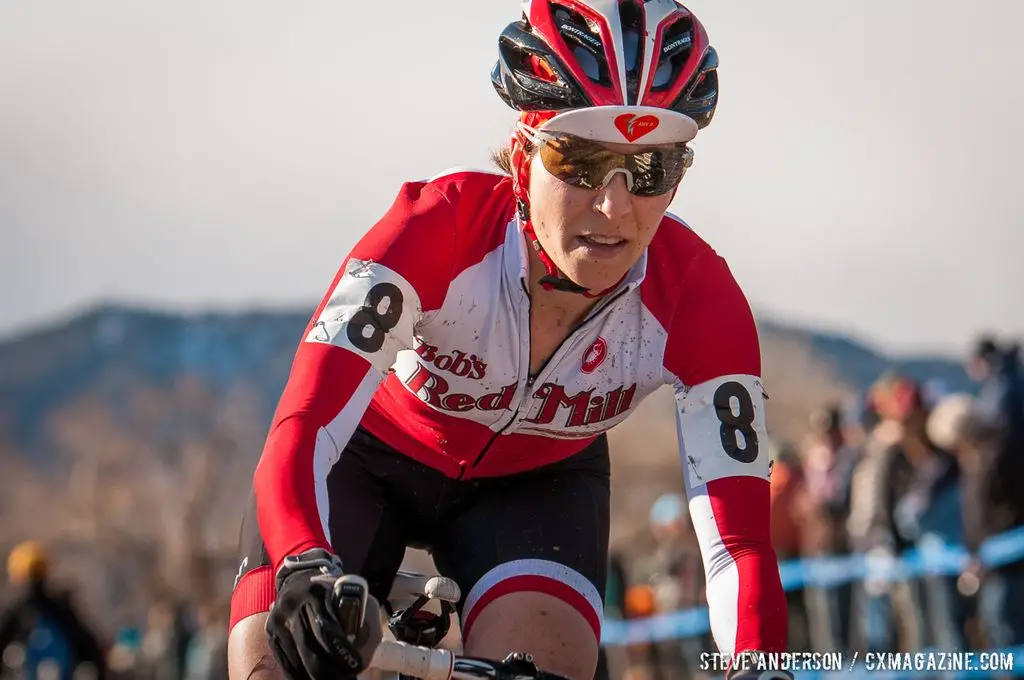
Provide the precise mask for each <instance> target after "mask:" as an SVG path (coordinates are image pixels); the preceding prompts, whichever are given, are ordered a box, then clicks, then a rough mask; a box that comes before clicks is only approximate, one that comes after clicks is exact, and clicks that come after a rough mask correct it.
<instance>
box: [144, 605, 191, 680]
mask: <svg viewBox="0 0 1024 680" xmlns="http://www.w3.org/2000/svg"><path fill="white" fill-rule="evenodd" d="M188 641H189V631H188V627H187V626H186V624H185V617H184V608H183V607H182V606H181V605H180V604H178V603H176V602H174V601H172V600H168V601H163V602H158V603H156V604H154V605H153V606H152V607H150V609H149V617H148V620H147V628H146V633H145V636H144V637H143V638H142V647H141V649H140V654H139V665H138V670H139V674H140V676H141V679H140V680H183V678H184V676H185V653H186V650H187V648H188Z"/></svg>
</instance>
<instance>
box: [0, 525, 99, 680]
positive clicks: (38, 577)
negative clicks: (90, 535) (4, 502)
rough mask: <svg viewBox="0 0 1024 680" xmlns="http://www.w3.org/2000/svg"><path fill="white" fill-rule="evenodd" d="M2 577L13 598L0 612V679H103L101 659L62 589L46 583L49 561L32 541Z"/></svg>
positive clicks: (24, 545) (22, 546)
mask: <svg viewBox="0 0 1024 680" xmlns="http://www.w3.org/2000/svg"><path fill="white" fill-rule="evenodd" d="M7 575H8V578H9V580H10V582H11V585H12V586H14V588H15V589H16V591H19V592H18V595H17V596H16V598H15V600H14V602H13V603H12V604H11V605H9V606H8V607H7V608H6V609H5V610H4V611H3V612H2V613H0V659H2V663H0V675H5V676H6V675H9V674H10V675H14V676H17V677H18V678H22V679H24V680H72V678H74V679H75V680H85V679H86V678H93V679H96V680H103V679H104V678H105V677H106V660H105V658H104V652H103V648H102V646H101V645H100V642H99V640H98V639H97V637H96V635H95V634H94V633H93V631H92V630H90V629H89V627H88V626H87V625H86V624H85V623H84V622H83V621H82V620H81V618H80V617H79V616H78V613H77V611H76V610H75V607H74V605H73V604H72V602H71V595H70V593H69V592H68V591H66V590H57V589H55V588H54V587H53V586H52V585H51V584H50V579H49V575H50V559H49V556H48V555H47V554H46V551H45V550H44V548H43V546H42V545H40V544H39V543H37V542H35V541H27V542H25V543H21V544H19V545H17V546H16V547H15V548H14V550H12V551H11V553H10V556H9V557H8V561H7Z"/></svg>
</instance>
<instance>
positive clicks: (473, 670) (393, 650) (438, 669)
mask: <svg viewBox="0 0 1024 680" xmlns="http://www.w3.org/2000/svg"><path fill="white" fill-rule="evenodd" d="M370 668H376V669H378V670H382V671H389V672H391V673H400V674H403V675H411V676H413V677H416V678H420V679H421V680H476V679H478V678H486V679H487V680H566V678H563V677H562V676H560V675H554V674H553V673H545V672H544V671H541V670H538V669H537V667H536V666H535V665H534V663H533V658H532V657H530V656H528V655H525V654H510V655H509V656H508V657H507V658H506V659H505V660H504V661H489V660H487V659H477V658H473V657H460V656H456V655H455V654H453V653H452V652H451V651H449V650H447V649H431V648H429V647H417V646H416V645H410V644H406V643H404V642H394V641H392V640H384V641H383V642H381V643H380V646H379V647H377V652H376V653H375V654H374V655H373V661H372V662H371V663H370Z"/></svg>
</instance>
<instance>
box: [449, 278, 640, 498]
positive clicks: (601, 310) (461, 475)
mask: <svg viewBox="0 0 1024 680" xmlns="http://www.w3.org/2000/svg"><path fill="white" fill-rule="evenodd" d="M630 290H631V288H630V287H628V286H627V287H626V288H624V289H622V290H621V291H619V292H618V293H616V294H615V295H614V296H613V297H611V298H610V299H609V300H608V302H607V303H606V304H605V305H603V306H602V307H600V308H598V309H596V310H594V312H593V313H592V314H591V315H590V316H588V317H587V318H586V319H584V320H583V323H581V324H580V325H579V328H577V329H576V330H575V331H573V332H572V333H571V334H569V335H568V336H566V338H565V339H564V340H562V342H560V343H559V344H558V347H556V348H555V351H554V352H552V353H551V356H549V357H548V359H547V361H545V362H544V363H543V365H541V367H540V370H539V371H537V375H536V376H532V375H529V370H530V341H529V333H527V341H526V370H527V376H526V383H525V387H526V389H525V390H524V391H523V394H522V396H521V397H520V398H519V403H518V404H517V405H516V409H515V411H513V413H512V419H511V420H509V421H508V422H507V423H505V424H504V425H502V426H501V428H500V429H499V430H498V431H497V432H495V433H494V434H493V435H491V438H490V439H488V440H487V444H485V445H484V448H483V449H481V450H480V453H479V454H477V457H476V460H474V461H473V464H472V465H470V466H469V470H475V469H476V468H477V466H478V465H480V462H481V461H482V460H483V459H484V456H485V455H487V452H488V451H489V450H490V448H491V445H492V444H494V442H495V441H496V440H497V439H498V437H500V436H501V434H502V433H503V432H505V430H507V429H508V428H509V427H511V426H512V424H513V423H515V422H516V419H517V418H518V417H519V410H520V409H521V408H522V405H523V402H524V401H525V400H526V397H527V396H528V395H529V390H530V388H532V387H533V383H534V382H535V381H536V379H537V378H539V377H540V376H541V375H543V374H544V371H545V369H547V367H548V366H550V365H551V364H552V362H553V360H554V359H555V357H557V356H558V354H559V352H561V351H562V348H563V347H565V345H566V344H567V343H568V342H569V341H570V340H573V339H574V338H575V337H576V335H577V334H579V333H580V332H581V331H583V329H584V328H586V327H587V324H589V323H590V322H591V321H593V320H594V319H597V318H600V317H601V316H602V315H603V314H604V312H605V311H607V310H609V309H611V306H612V303H614V302H615V301H616V300H618V299H619V298H620V297H622V296H623V295H625V294H626V293H627V292H629V291H630ZM527 323H529V307H527ZM465 476H466V468H465V467H463V468H462V471H461V472H460V473H459V479H460V480H461V479H464V478H465Z"/></svg>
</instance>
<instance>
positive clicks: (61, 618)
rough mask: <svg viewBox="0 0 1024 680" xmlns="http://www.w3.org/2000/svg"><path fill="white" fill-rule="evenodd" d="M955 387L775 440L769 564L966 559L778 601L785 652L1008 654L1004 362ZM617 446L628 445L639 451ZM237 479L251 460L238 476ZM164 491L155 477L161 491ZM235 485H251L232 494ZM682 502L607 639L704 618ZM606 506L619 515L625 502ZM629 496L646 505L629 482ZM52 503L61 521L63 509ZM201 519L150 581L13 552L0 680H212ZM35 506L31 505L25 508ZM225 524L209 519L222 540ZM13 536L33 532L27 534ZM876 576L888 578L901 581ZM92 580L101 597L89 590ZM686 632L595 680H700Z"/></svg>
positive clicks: (1018, 447) (1018, 412)
mask: <svg viewBox="0 0 1024 680" xmlns="http://www.w3.org/2000/svg"><path fill="white" fill-rule="evenodd" d="M964 367H965V371H966V373H967V374H968V375H969V376H970V377H971V379H972V380H973V381H974V382H973V389H972V390H971V391H963V392H960V391H957V392H948V391H943V390H942V389H940V388H938V387H936V386H935V384H934V383H931V382H929V381H927V380H925V381H921V380H920V379H915V378H912V377H910V376H908V375H905V374H902V373H900V372H898V371H887V372H885V373H883V374H881V375H880V376H878V377H877V379H876V380H875V381H874V382H873V383H872V384H871V386H870V388H869V389H867V390H866V391H863V392H862V393H860V394H857V395H854V396H852V397H850V398H847V399H842V400H830V401H826V402H825V403H821V404H819V405H817V406H816V407H815V408H813V409H811V410H810V412H809V413H807V414H806V421H805V424H804V425H805V426H804V427H803V428H802V429H801V430H794V431H795V432H800V433H801V436H800V437H797V438H794V439H787V438H785V437H776V438H775V439H774V440H773V442H772V453H771V455H772V472H771V489H772V493H771V498H772V509H771V513H772V514H771V523H772V540H773V544H774V548H775V551H776V553H777V555H778V558H779V560H780V562H781V563H786V562H790V561H792V560H795V559H798V558H838V557H844V556H846V557H848V556H851V555H863V556H870V557H872V558H873V559H879V558H882V559H883V564H884V563H885V562H884V558H890V559H896V558H899V557H900V556H904V555H908V554H910V553H912V552H914V551H921V550H926V549H928V548H934V547H935V546H941V547H946V548H950V549H958V550H963V551H964V554H963V557H962V559H961V560H960V561H959V562H958V563H957V565H956V567H955V568H954V569H952V570H951V569H949V568H947V569H945V570H939V571H937V572H935V573H927V572H925V573H919V574H914V575H910V576H908V577H905V578H904V577H900V576H898V575H897V576H893V575H889V576H886V575H885V574H884V573H883V574H882V577H877V575H878V573H877V572H876V575H875V576H871V575H869V576H867V577H863V576H862V577H859V578H858V577H848V578H839V579H837V580H836V581H837V582H836V583H835V584H833V585H830V586H826V585H821V584H815V583H813V582H812V583H807V584H803V585H800V584H797V587H792V586H790V587H789V588H788V593H787V595H788V603H789V620H790V631H789V633H790V641H791V648H792V649H793V650H794V651H799V650H816V651H847V652H852V651H853V650H872V651H915V650H921V649H929V648H934V649H941V650H947V651H948V650H966V649H993V648H1005V647H1010V646H1016V645H1024V560H1022V561H1016V559H1012V560H1011V561H1009V562H1008V563H1004V564H999V565H998V566H991V565H986V564H985V563H984V561H983V560H982V559H981V547H982V546H983V545H984V544H985V542H986V541H987V540H988V539H990V538H992V537H995V536H1001V535H1007V532H1012V530H1014V529H1015V528H1019V527H1022V525H1024V492H1022V491H1021V488H1020V480H1021V479H1024V370H1022V367H1021V359H1020V349H1019V346H1018V345H1017V344H1015V343H1013V342H1010V341H1007V340H1005V339H1001V338H995V337H989V336H986V337H983V338H981V339H980V340H979V341H978V342H977V343H976V347H975V348H974V350H973V351H972V352H971V353H970V355H969V356H967V357H966V358H965V361H964ZM192 396H193V398H195V395H192ZM179 415H180V414H179ZM622 441H625V442H627V443H631V445H632V446H633V447H637V445H638V443H639V442H638V440H637V438H636V436H635V434H629V436H628V438H626V439H624V440H622ZM621 447H622V445H621V444H620V445H619V448H621ZM188 460H189V459H188V458H187V457H186V458H185V459H184V463H182V465H181V467H183V468H191V469H192V473H191V474H187V475H184V476H183V477H180V479H191V480H193V481H192V482H190V483H184V484H181V485H178V486H176V488H175V491H176V495H178V496H181V495H184V496H189V497H191V498H192V499H193V501H195V500H196V499H200V498H207V500H208V498H209V497H211V496H213V497H215V496H217V495H218V494H220V493H221V491H222V489H221V488H220V487H218V486H217V484H216V479H218V476H217V475H216V474H213V473H211V468H210V467H209V466H208V465H206V466H204V465H202V464H196V463H189V462H188ZM198 460H200V461H203V460H206V461H207V462H208V460H209V459H207V458H203V457H202V456H200V457H199V458H198ZM253 460H254V459H253V456H252V454H251V453H250V454H249V455H248V461H249V465H250V466H251V464H253ZM5 470H6V471H7V472H13V470H12V469H11V468H9V467H8V468H5ZM250 472H251V470H250ZM166 476H167V474H166V471H165V473H164V474H162V475H161V477H166ZM220 478H223V476H221V477H220ZM135 479H136V480H138V477H137V476H136V477H135ZM623 479H624V480H627V479H628V478H625V477H624V478H623ZM196 480H206V482H207V483H205V484H203V483H199V482H197V481H196ZM236 481H238V480H236ZM240 481H241V482H242V484H244V483H246V482H247V481H248V480H247V478H246V477H245V475H242V476H241V477H240ZM25 483H26V484H27V483H28V482H27V481H26V482H25ZM172 485H173V484H172ZM680 485H681V482H678V483H677V484H676V487H677V488H676V489H675V490H671V488H672V487H671V485H670V486H669V487H668V488H669V489H670V490H669V491H667V492H665V493H659V494H657V497H656V500H654V502H653V504H648V505H647V510H646V511H645V513H644V514H645V522H643V523H641V524H639V525H637V524H633V525H628V526H626V527H625V528H623V526H622V523H621V522H619V523H618V524H617V526H618V530H617V531H616V532H613V534H614V535H613V552H612V555H611V569H610V572H609V573H610V577H609V582H608V586H607V592H606V612H605V613H606V619H607V621H609V622H611V621H626V622H637V621H643V620H645V619H647V618H648V617H652V616H658V615H664V614H669V613H672V612H684V611H687V610H689V611H699V610H700V609H701V608H702V607H705V605H706V601H705V591H704V583H705V579H704V568H703V563H702V560H701V555H700V551H699V548H698V546H697V543H696V539H695V536H694V533H693V527H692V524H691V522H690V519H689V513H688V510H687V503H686V500H685V497H684V495H683V494H682V491H681V486H680ZM204 489H205V491H204ZM36 492H38V489H37V490H36ZM116 493H117V489H116V487H112V488H111V494H112V495H116ZM204 493H205V494H206V496H204ZM618 494H619V497H620V498H621V497H622V495H623V492H621V491H619V492H618ZM136 495H138V494H136ZM625 495H626V496H627V497H631V496H639V497H645V496H644V494H643V489H638V488H636V487H631V486H628V481H627V489H626V491H625ZM646 497H649V494H648V496H646ZM51 502H52V503H53V505H55V506H56V507H62V508H64V510H62V512H67V509H66V508H67V506H61V505H60V503H59V499H57V498H52V499H51ZM204 503H205V501H204V502H202V503H195V502H194V503H193V504H191V505H188V506H187V507H188V508H191V509H190V510H186V511H185V512H184V515H183V517H179V521H180V523H179V524H178V525H177V531H179V532H182V534H181V536H179V541H178V543H176V545H177V546H178V549H177V552H175V550H171V549H167V548H166V547H165V548H164V549H163V550H157V551H156V552H155V553H154V554H152V555H150V559H151V560H154V562H151V563H150V566H149V569H151V572H149V573H147V572H146V569H147V566H146V563H145V560H144V559H143V560H142V562H139V560H140V559H142V558H140V557H139V552H140V551H139V549H138V547H137V546H136V547H134V548H132V547H128V544H127V543H123V542H122V543H117V541H116V540H114V539H113V538H111V536H110V534H113V533H116V531H117V527H116V523H109V522H108V521H107V520H99V521H100V523H101V524H102V526H101V527H99V532H100V533H99V534H98V535H99V536H102V537H103V538H99V539H98V540H97V541H96V542H91V540H90V541H86V542H85V544H84V546H79V547H78V548H76V547H75V544H74V543H73V542H69V541H68V540H67V538H66V534H63V535H64V536H65V538H64V539H63V540H59V541H49V542H48V541H46V540H42V539H40V538H31V537H29V538H28V540H20V541H16V542H13V543H11V544H10V545H11V548H10V550H9V555H8V560H7V565H6V568H7V579H6V584H5V586H4V588H3V591H2V595H3V603H4V604H3V607H2V610H0V611H2V613H0V660H2V666H3V674H4V676H9V677H14V678H19V679H24V680H71V679H72V678H74V679H75V680H107V678H112V677H116V678H126V679H128V678H131V679H132V680H224V679H225V678H226V662H225V657H226V644H227V615H228V607H227V597H228V595H229V593H230V588H231V584H232V580H233V578H232V577H233V574H232V568H233V567H234V561H233V560H234V553H233V546H232V545H230V544H224V545H221V546H220V547H219V548H218V547H217V545H216V544H210V543H205V544H204V543H203V542H202V541H198V542H197V541H196V540H195V538H196V535H198V534H202V533H203V532H204V528H206V526H207V525H208V524H214V522H212V521H211V520H212V518H213V517H214V516H213V515H204V512H205V510H204V509H205V508H208V507H209V506H208V505H206V504H204ZM44 504H46V501H43V502H40V501H39V499H38V498H37V500H36V502H35V506H36V507H40V506H41V505H44ZM620 507H622V505H621V502H620ZM238 512H239V508H235V509H234V512H231V511H229V512H226V513H223V514H225V515H226V524H227V525H230V524H231V523H232V521H233V520H236V519H237V515H238ZM218 516H219V515H218ZM190 518H191V519H190ZM20 519H25V520H26V521H25V522H24V523H23V526H24V527H28V526H31V522H30V521H28V519H29V518H27V517H25V516H24V515H22V516H21V517H20ZM36 526H39V525H36ZM145 526H151V525H145ZM93 530H94V531H95V530H96V527H93ZM20 533H21V534H22V536H23V535H24V533H25V532H24V531H22V532H20ZM11 535H17V532H16V533H15V534H11ZM46 535H47V534H45V532H44V533H43V534H41V535H40V536H46ZM49 535H51V536H52V535H56V534H52V533H51V534H49ZM23 537H24V536H23ZM1022 540H1024V539H1022ZM104 543H107V544H108V545H111V546H113V547H112V548H111V552H110V553H108V554H107V555H106V560H107V561H105V562H100V563H98V562H95V561H93V562H90V561H89V560H90V559H92V560H96V559H97V557H96V553H102V552H103V551H104V547H103V544H104ZM118 546H120V548H119V547H118ZM183 546H184V547H183ZM142 552H145V551H142ZM1019 552H1020V554H1021V555H1024V550H1020V551H1019ZM175 554H176V555H177V557H176V558H174V559H172V556H173V555H175ZM90 555H91V557H90ZM169 560H170V572H171V573H175V572H185V573H184V576H186V577H185V578H182V579H180V580H178V581H175V580H174V578H173V577H170V576H168V575H167V574H168V569H167V567H168V561H169ZM174 560H177V561H174ZM156 561H159V562H161V563H162V568H161V567H160V566H158V565H156ZM132 562H134V566H131V565H130V564H129V563H132ZM1004 562H1006V560H1004ZM95 564H101V565H102V566H101V567H100V570H101V571H100V573H99V574H97V573H95V572H91V571H90V568H89V567H88V565H95ZM83 565H86V568H84V569H83ZM407 565H411V566H413V567H416V568H426V569H429V568H430V565H429V560H428V559H427V558H426V557H425V556H423V555H418V556H417V555H415V554H413V553H410V559H409V560H408V561H407ZM891 565H892V566H891V568H892V569H895V568H896V565H897V563H896V562H892V563H891ZM117 568H121V569H122V570H121V571H117ZM883 571H884V569H883ZM55 573H60V574H62V575H63V578H58V577H55ZM161 573H163V574H164V576H160V574H161ZM90 574H91V575H92V576H93V577H98V578H99V580H98V581H97V580H95V579H94V580H92V581H90V579H89V576H90ZM178 575H179V576H182V574H180V573H179V574H178ZM147 579H148V583H145V582H146V580H147ZM133 581H134V582H133ZM784 581H786V579H785V578H784ZM97 584H99V585H97ZM140 588H141V589H140ZM90 589H93V590H90ZM98 590H102V591H103V593H100V592H98ZM699 628H700V627H699V626H698V630H696V631H691V632H690V633H689V634H684V635H672V636H669V637H668V639H643V638H642V637H641V638H640V639H633V640H631V641H626V642H623V641H621V640H619V641H612V643H611V644H608V645H606V647H605V650H604V652H605V653H604V654H603V658H602V668H601V670H600V672H599V677H601V678H624V679H625V678H628V679H630V680H638V679H650V680H655V679H662V680H667V679H669V678H687V677H697V676H700V675H702V674H701V673H699V672H698V671H697V666H698V660H699V655H700V653H701V652H702V651H710V650H714V649H715V647H714V646H713V641H712V639H711V636H710V635H709V633H708V632H707V630H706V627H705V628H704V630H699ZM662 637H664V636H662Z"/></svg>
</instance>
